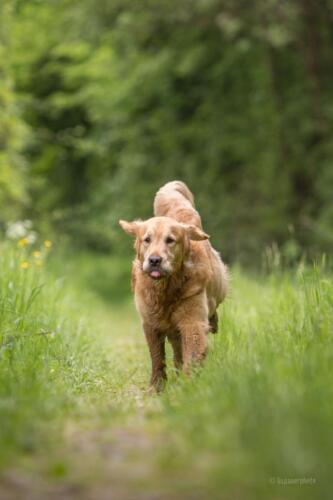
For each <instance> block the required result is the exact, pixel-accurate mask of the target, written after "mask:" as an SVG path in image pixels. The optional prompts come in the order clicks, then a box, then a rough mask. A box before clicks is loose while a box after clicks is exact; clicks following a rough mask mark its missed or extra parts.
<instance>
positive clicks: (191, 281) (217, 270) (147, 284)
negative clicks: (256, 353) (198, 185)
mask: <svg viewBox="0 0 333 500" xmlns="http://www.w3.org/2000/svg"><path fill="white" fill-rule="evenodd" d="M154 214H155V217H153V218H152V219H149V220H148V221H144V222H140V221H137V222H132V223H128V222H125V221H120V224H121V226H122V227H123V228H124V230H125V231H126V232H128V233H129V234H132V235H134V236H135V237H136V241H135V250H136V258H135V260H134V262H133V269H132V287H133V291H134V295H135V303H136V307H137V309H138V311H139V313H140V315H141V318H142V324H143V329H144V332H145V335H146V339H147V343H148V346H149V350H150V355H151V360H152V376H151V385H152V387H153V388H155V389H157V390H158V389H159V388H161V386H162V385H163V381H164V380H165V379H166V365H165V340H166V338H167V339H168V340H169V341H170V343H171V345H172V348H173V352H174V363H175V366H176V367H177V368H182V367H183V368H184V370H185V371H186V372H189V370H190V367H191V365H192V364H193V363H195V362H200V361H201V360H203V359H204V357H205V355H206V352H207V333H208V332H209V331H211V332H214V333H215V332H216V331H217V329H218V325H217V320H218V316H217V312H216V310H217V307H218V305H219V304H220V303H221V302H222V301H223V300H224V298H225V295H226V293H227V288H228V273H227V268H226V266H225V265H224V264H223V262H222V261H221V258H220V256H219V254H218V253H217V252H216V251H215V250H214V249H213V248H212V246H211V244H210V243H209V241H208V236H207V235H206V234H205V233H204V232H203V231H202V223H201V218H200V215H199V214H198V212H197V211H196V209H195V208H194V199H193V195H192V193H191V192H190V191H189V189H188V188H187V186H186V185H185V184H184V183H182V182H180V181H174V182H170V183H168V184H166V185H165V186H163V187H162V188H161V189H160V190H159V191H158V192H157V194H156V196H155V201H154ZM170 231H172V234H173V235H176V239H177V248H176V249H175V248H174V250H173V252H171V251H170V249H169V248H166V247H167V245H165V244H164V243H163V242H164V240H163V237H164V235H166V234H169V233H170ZM146 234H153V236H154V241H156V243H155V246H154V241H153V243H152V244H151V245H149V247H150V249H149V248H148V249H147V248H146V247H147V245H146V244H144V243H143V238H144V235H146ZM152 247H153V248H152ZM149 251H151V252H154V254H155V253H158V255H163V256H164V261H165V262H166V263H167V264H168V265H170V266H171V269H172V272H170V274H168V275H166V276H165V277H163V278H162V279H158V280H154V279H152V277H151V276H150V275H149V274H148V273H147V272H145V271H144V270H143V267H144V266H143V263H144V262H145V259H146V256H147V254H149ZM168 260H169V262H168Z"/></svg>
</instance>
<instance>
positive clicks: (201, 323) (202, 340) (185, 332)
mask: <svg viewBox="0 0 333 500" xmlns="http://www.w3.org/2000/svg"><path fill="white" fill-rule="evenodd" d="M206 304H207V303H206V300H205V294H204V293H202V294H198V295H195V296H193V297H190V298H188V299H186V300H185V301H184V302H183V303H182V304H181V306H180V307H179V308H178V310H177V311H176V313H175V315H174V319H175V321H176V323H177V326H178V328H179V331H180V336H181V342H182V352H183V363H184V371H185V372H186V373H189V371H190V369H191V365H192V364H193V363H198V362H200V361H202V360H203V359H204V358H205V356H206V352H207V333H208V330H209V324H208V310H207V305H206Z"/></svg>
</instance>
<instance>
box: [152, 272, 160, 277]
mask: <svg viewBox="0 0 333 500" xmlns="http://www.w3.org/2000/svg"><path fill="white" fill-rule="evenodd" d="M150 276H151V277H152V278H159V277H160V276H161V273H160V272H159V271H152V272H151V273H150Z"/></svg>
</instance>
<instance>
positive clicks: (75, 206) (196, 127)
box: [7, 0, 333, 262]
mask: <svg viewBox="0 0 333 500" xmlns="http://www.w3.org/2000/svg"><path fill="white" fill-rule="evenodd" d="M15 5H16V6H15V9H14V11H13V15H12V31H11V33H12V36H11V45H12V62H11V65H10V71H11V74H12V75H13V78H14V82H15V95H14V97H15V99H16V98H17V96H18V98H19V100H20V102H23V103H24V113H23V114H21V116H20V119H21V120H22V118H23V119H24V122H25V124H27V125H28V126H29V127H30V129H31V131H32V137H31V138H30V143H29V147H26V148H25V150H24V154H25V158H26V160H27V163H28V165H29V178H28V179H27V180H26V182H27V184H26V186H25V188H26V189H27V191H28V192H29V194H30V205H29V207H28V211H27V213H28V215H29V217H32V218H33V219H36V220H38V221H39V223H40V224H41V225H43V224H44V225H45V226H46V227H47V226H48V225H50V223H51V224H52V225H53V226H54V227H55V228H57V229H58V230H59V231H61V232H65V233H67V234H70V235H71V236H72V237H74V239H75V241H79V242H80V244H81V245H82V244H86V245H89V246H91V247H92V248H99V249H110V248H111V249H114V250H115V249H119V248H124V243H123V236H122V235H121V233H120V231H119V229H118V227H117V220H118V218H119V217H122V218H126V217H128V218H132V217H138V216H140V217H146V216H148V215H150V214H151V210H152V197H153V195H154V192H155V191H156V189H157V188H158V187H159V186H160V185H161V183H163V182H165V181H167V180H171V179H174V178H180V179H183V180H185V181H186V182H188V184H189V185H190V187H191V188H192V190H193V191H194V192H195V194H196V197H197V202H198V205H199V208H200V211H201V213H202V214H203V218H204V222H205V226H206V227H207V230H208V232H209V233H210V234H211V235H212V237H213V239H214V242H215V244H216V246H217V247H218V248H220V249H222V250H223V252H224V254H225V255H226V256H227V258H228V259H229V260H243V261H247V262H253V261H254V260H257V261H258V260H259V259H258V257H260V255H261V253H262V250H263V248H264V247H265V246H266V245H271V244H272V243H277V244H278V245H280V246H282V247H285V248H286V251H287V253H288V252H289V253H290V252H292V253H293V254H294V257H295V258H296V259H297V258H298V257H299V255H300V254H301V252H302V251H303V250H306V251H307V252H309V253H310V254H314V253H316V252H317V251H318V249H320V250H325V251H329V250H330V249H331V248H332V227H333V223H332V222H333V221H332V204H331V189H330V186H331V185H332V180H333V179H332V168H331V162H332V156H333V143H332V118H333V116H332V111H331V110H332V102H333V94H332V85H331V80H332V76H333V75H332V65H331V63H330V62H331V59H332V32H333V31H332V9H333V6H332V4H331V1H330V0H324V1H323V2H316V1H315V0H310V1H308V2H305V1H304V0H296V1H295V2H292V3H290V2H289V3H288V2H283V3H281V2H279V1H277V0H270V1H268V2H267V1H263V0H255V1H254V2H251V3H248V2H243V1H238V2H234V1H229V0H228V1H224V2H221V0H209V1H208V0H196V1H194V2H193V1H190V0H182V1H181V2H179V1H176V0H163V1H162V2H159V3H158V6H157V4H156V3H155V2H153V1H152V0H141V1H140V2H139V1H137V0H134V1H133V0H132V1H131V2H129V1H123V0H122V1H120V0H116V1H114V2H111V3H110V2H108V1H106V0H100V1H99V2H98V3H97V4H96V2H92V1H91V0H84V1H82V0H81V1H80V2H79V1H78V0H60V1H59V2H51V1H49V2H40V1H33V2H25V1H17V2H16V4H15ZM37 22H38V29H36V25H37ZM8 148H9V146H7V149H8ZM18 149H19V148H18ZM15 185H16V184H15ZM127 248H128V247H127Z"/></svg>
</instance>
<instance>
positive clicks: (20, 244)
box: [18, 238, 29, 247]
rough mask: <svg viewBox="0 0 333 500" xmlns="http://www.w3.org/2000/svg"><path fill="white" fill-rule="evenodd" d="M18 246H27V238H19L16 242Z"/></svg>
mask: <svg viewBox="0 0 333 500" xmlns="http://www.w3.org/2000/svg"><path fill="white" fill-rule="evenodd" d="M18 245H19V246H20V247H26V246H27V245H29V240H28V238H21V239H20V240H19V241H18Z"/></svg>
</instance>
